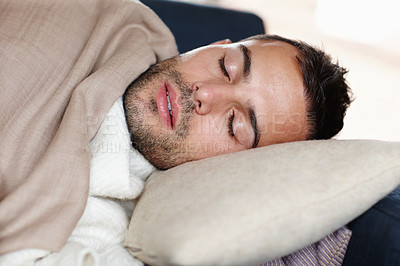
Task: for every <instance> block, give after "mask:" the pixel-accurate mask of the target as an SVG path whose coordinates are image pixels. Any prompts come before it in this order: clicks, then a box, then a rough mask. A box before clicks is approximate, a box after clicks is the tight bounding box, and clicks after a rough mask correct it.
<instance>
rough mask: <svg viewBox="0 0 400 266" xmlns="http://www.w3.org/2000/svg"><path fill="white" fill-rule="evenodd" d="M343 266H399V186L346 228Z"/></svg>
mask: <svg viewBox="0 0 400 266" xmlns="http://www.w3.org/2000/svg"><path fill="white" fill-rule="evenodd" d="M349 228H351V230H352V231H353V235H354V237H352V238H351V240H350V243H349V246H348V250H347V251H348V252H346V256H345V259H344V262H343V266H373V265H380V266H392V265H400V248H399V247H400V186H399V187H397V188H396V189H395V190H394V191H392V192H391V193H390V194H389V195H387V196H386V197H385V198H384V199H382V200H380V201H379V202H378V203H377V204H375V205H374V206H373V207H372V208H371V209H369V210H368V211H367V212H366V213H364V214H363V215H361V216H360V217H358V218H357V219H356V220H354V221H352V222H351V223H350V224H349Z"/></svg>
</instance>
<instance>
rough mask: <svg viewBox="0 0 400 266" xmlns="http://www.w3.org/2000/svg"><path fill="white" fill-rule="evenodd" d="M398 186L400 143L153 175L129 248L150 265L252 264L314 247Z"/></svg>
mask: <svg viewBox="0 0 400 266" xmlns="http://www.w3.org/2000/svg"><path fill="white" fill-rule="evenodd" d="M399 183H400V143H399V142H380V141H372V140H346V141H344V140H323V141H304V142H294V143H286V144H278V145H272V146H269V147H263V148H258V149H253V150H248V151H244V152H240V153H234V154H228V155H223V156H218V157H213V158H208V159H204V160H200V161H197V162H191V163H187V164H184V165H181V166H178V167H175V168H173V169H170V170H168V171H164V172H161V171H158V172H155V173H153V174H152V175H151V176H150V179H149V181H148V183H147V185H146V187H145V190H144V192H143V195H142V197H141V198H140V200H139V202H138V204H137V206H136V207H135V210H134V212H133V217H132V220H131V223H130V227H129V232H128V236H127V240H126V246H127V248H128V250H129V251H130V252H131V254H132V255H134V256H135V257H137V258H139V259H140V260H142V261H144V262H146V263H148V264H151V265H256V264H258V263H262V262H267V261H269V260H272V259H275V258H279V257H281V256H284V255H287V254H289V253H291V252H293V251H296V250H298V249H300V248H302V247H305V246H307V245H309V244H311V243H313V242H316V241H318V240H319V239H321V238H323V237H324V236H325V235H327V234H329V233H331V232H333V231H335V230H336V229H338V228H340V227H342V226H343V225H345V224H346V223H348V222H349V221H351V220H352V219H354V218H355V217H357V216H358V215H360V214H361V213H362V212H364V211H365V210H367V209H368V208H369V207H371V206H372V205H373V204H374V203H376V202H377V201H378V200H379V199H381V198H383V197H384V196H385V195H386V194H388V193H389V192H390V191H392V190H393V189H394V188H396V187H397V186H398V185H399Z"/></svg>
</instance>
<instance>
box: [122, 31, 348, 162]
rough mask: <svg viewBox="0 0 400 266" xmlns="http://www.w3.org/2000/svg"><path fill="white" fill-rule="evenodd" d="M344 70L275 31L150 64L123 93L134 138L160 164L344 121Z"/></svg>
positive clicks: (302, 135)
mask: <svg viewBox="0 0 400 266" xmlns="http://www.w3.org/2000/svg"><path fill="white" fill-rule="evenodd" d="M345 74H346V71H345V70H344V69H343V68H341V67H339V66H338V65H336V64H334V63H332V62H331V59H330V57H329V56H328V55H326V54H325V53H324V52H322V51H320V50H318V49H315V48H313V47H311V46H309V45H307V44H305V43H302V42H296V41H293V40H288V39H285V38H282V37H279V36H263V35H260V36H254V37H250V38H248V39H246V40H243V41H241V42H238V43H233V44H232V43H230V41H229V40H226V41H221V42H217V43H215V44H213V45H210V46H207V47H202V48H199V49H196V50H194V51H191V52H188V53H186V54H183V55H180V56H178V57H174V58H171V59H168V60H166V61H164V62H161V63H159V64H156V65H155V66H153V67H152V68H150V69H149V70H148V71H147V72H145V73H144V74H143V75H142V76H140V77H139V78H138V79H137V80H135V81H134V82H133V83H132V84H131V85H130V87H129V88H128V89H127V91H126V93H125V95H124V106H125V112H126V117H127V122H128V125H129V130H130V132H131V134H132V143H133V145H134V147H135V148H136V149H138V150H139V151H140V152H141V153H142V154H143V155H145V157H146V158H147V159H148V160H149V161H150V162H152V163H153V164H154V165H155V166H157V167H158V168H160V169H167V168H170V167H173V166H176V165H179V164H182V163H184V162H187V161H192V160H198V159H202V158H206V157H210V156H214V155H218V154H224V153H229V152H235V151H241V150H245V149H250V148H256V147H261V146H266V145H271V144H275V143H282V142H289V141H296V140H306V139H328V138H331V137H332V136H334V135H336V134H337V133H338V132H339V131H340V130H341V129H342V127H343V118H344V115H345V112H346V109H347V107H348V106H349V104H350V102H351V100H350V96H349V93H350V89H349V87H348V86H347V84H346V81H345V78H344V75H345Z"/></svg>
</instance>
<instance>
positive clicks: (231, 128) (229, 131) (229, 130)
mask: <svg viewBox="0 0 400 266" xmlns="http://www.w3.org/2000/svg"><path fill="white" fill-rule="evenodd" d="M234 118H235V112H233V111H232V114H231V115H230V116H229V119H228V134H229V136H231V137H234V136H235V133H234V132H233V119H234Z"/></svg>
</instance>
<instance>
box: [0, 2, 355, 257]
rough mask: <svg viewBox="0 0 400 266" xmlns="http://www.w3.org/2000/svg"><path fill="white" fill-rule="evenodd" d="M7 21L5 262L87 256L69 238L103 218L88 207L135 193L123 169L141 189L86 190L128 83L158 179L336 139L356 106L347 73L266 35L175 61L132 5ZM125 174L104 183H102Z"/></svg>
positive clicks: (127, 100)
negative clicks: (212, 162) (230, 156)
mask: <svg viewBox="0 0 400 266" xmlns="http://www.w3.org/2000/svg"><path fill="white" fill-rule="evenodd" d="M0 18H1V20H0V21H1V23H0V32H1V34H0V35H1V38H0V44H1V45H0V47H1V53H0V61H1V62H2V64H1V67H2V70H1V72H0V73H1V76H0V81H1V87H0V88H1V91H0V92H1V96H2V97H0V111H1V112H0V113H1V117H0V128H1V129H2V130H1V131H0V141H1V143H0V144H1V147H2V149H0V174H1V184H0V200H1V202H0V228H1V229H0V254H8V253H12V252H18V251H19V250H26V249H28V250H29V252H25V253H24V254H25V255H26V256H27V257H29V258H30V259H31V260H32V259H33V260H34V261H35V260H36V259H39V258H42V257H46V256H47V258H49V256H50V255H51V253H50V251H59V250H61V249H62V250H63V251H62V252H60V254H65V253H64V252H66V251H65V250H67V251H68V250H74V251H76V253H75V254H77V257H80V258H83V257H82V256H81V253H79V252H80V251H82V250H84V247H83V246H82V245H76V243H77V242H79V241H78V240H82V241H84V240H85V239H89V238H90V237H89V236H86V237H82V234H79V232H87V231H79V230H78V232H77V235H75V234H73V233H72V232H73V231H74V228H75V229H76V228H77V226H76V225H77V224H78V222H79V221H83V220H84V218H85V217H86V215H85V214H84V215H82V214H83V212H84V210H85V207H86V210H89V211H88V213H89V214H90V213H91V211H92V210H93V212H92V213H97V210H99V208H97V209H96V208H92V209H91V207H93V205H91V204H92V203H93V201H91V199H92V198H94V199H93V200H94V202H103V201H104V202H106V203H110V204H114V203H116V202H120V201H123V200H126V199H128V200H133V199H135V198H136V197H137V196H138V195H139V193H140V191H141V189H142V188H143V187H142V186H143V182H144V181H143V180H144V178H145V176H144V175H145V174H148V171H147V170H146V171H144V172H143V171H142V172H141V173H140V175H141V177H140V178H136V179H134V178H132V176H134V177H136V175H134V174H137V173H131V172H130V169H126V170H127V171H126V173H125V174H126V175H125V176H124V178H125V177H126V179H127V180H128V181H131V180H132V179H134V180H135V182H136V181H137V184H138V185H137V187H136V192H135V193H134V194H132V193H131V194H129V195H128V196H126V195H123V196H121V197H120V198H118V197H114V198H113V196H110V195H109V194H96V193H95V192H94V191H93V184H94V183H95V182H94V180H91V178H92V177H93V176H94V174H93V172H94V171H92V170H93V169H92V168H93V166H94V165H95V163H94V155H95V151H94V150H93V149H92V148H91V147H90V144H91V143H93V141H94V140H95V139H96V136H99V135H100V134H97V133H98V132H99V131H100V130H101V125H102V123H103V124H104V122H107V119H106V115H107V113H109V111H110V108H112V106H113V104H114V103H115V104H117V103H118V101H119V100H120V97H121V96H122V95H123V94H124V92H125V90H126V88H127V87H129V88H128V90H126V94H125V95H124V106H125V110H126V113H125V114H126V118H127V124H128V127H129V130H130V132H131V134H132V136H131V139H132V142H133V145H134V147H135V148H137V149H138V150H139V151H140V152H141V153H142V154H143V155H144V156H145V157H146V158H147V159H148V160H149V161H150V162H151V163H152V164H154V165H155V166H156V167H158V168H161V169H167V168H170V167H173V166H175V165H178V164H181V163H184V162H187V161H192V160H197V159H201V158H205V157H210V156H214V155H218V154H223V153H228V152H234V151H240V150H244V149H249V148H253V147H260V146H265V145H269V144H273V143H279V142H286V141H295V140H302V139H311V138H329V137H331V136H333V135H335V134H336V133H337V132H338V131H339V130H340V129H341V127H342V123H343V121H342V118H343V115H344V113H345V110H346V107H347V106H348V103H349V97H348V95H347V92H348V87H347V86H346V84H345V81H344V78H343V75H344V74H345V71H344V70H343V69H341V68H340V67H338V66H336V65H334V64H331V62H330V59H329V57H327V56H326V55H324V54H323V53H322V52H319V51H315V50H314V49H312V48H311V47H309V46H307V45H305V44H302V43H297V42H292V41H289V40H285V39H281V38H279V37H268V36H264V37H263V36H258V37H254V38H251V39H248V40H244V41H243V42H239V43H236V44H230V43H229V41H222V42H218V43H215V44H213V45H211V46H207V47H204V48H200V49H197V50H195V51H192V52H189V53H187V54H183V55H180V56H178V57H173V56H175V55H176V45H175V43H174V41H173V37H172V34H171V33H170V32H169V30H168V29H167V27H166V26H165V25H164V24H163V23H162V22H161V20H160V19H159V18H158V17H157V16H156V15H155V14H154V13H153V12H152V11H151V10H149V9H148V8H145V7H143V6H142V5H141V4H140V3H138V2H129V1H117V0H116V1H108V0H93V1H59V2H57V1H55V2H51V1H36V2H31V1H14V0H1V1H0ZM170 57H173V58H172V59H168V60H167V61H163V62H162V63H159V64H156V65H154V67H152V68H151V69H150V70H148V71H147V72H145V74H143V75H142V76H141V77H140V78H138V79H137V77H138V76H139V75H140V74H141V73H143V72H144V71H145V70H146V69H147V68H148V67H149V66H150V65H151V64H154V63H156V62H157V61H162V60H164V59H167V58H170ZM132 81H134V82H133V83H132ZM130 83H132V84H131V85H130V86H129V84H130ZM167 92H168V94H167ZM121 105H122V104H121ZM103 121H104V122H103ZM128 141H129V140H128ZM125 155H127V156H128V159H127V161H129V159H130V158H129V156H130V153H129V151H128V152H127V154H125ZM136 157H137V158H138V157H140V156H136ZM136 157H135V158H136ZM124 158H125V159H126V157H124ZM139 160H140V159H138V160H137V161H139ZM106 163H109V162H108V161H105V164H106ZM134 163H136V162H134ZM99 164H100V166H101V165H102V164H101V163H99ZM109 168H110V169H112V170H118V169H116V168H113V167H109ZM128 168H129V167H128ZM147 169H152V168H149V167H148V168H147ZM99 172H105V170H104V169H101V170H100V171H99ZM138 172H140V171H138ZM143 173H145V174H143ZM138 175H139V174H138ZM117 178H118V176H116V175H115V173H114V175H113V173H110V175H108V176H107V178H106V181H108V182H111V183H113V182H114V183H116V182H115V180H116V179H117ZM89 180H90V186H89ZM102 185H103V188H104V187H106V186H105V185H104V183H103V184H102ZM122 187H124V186H122ZM128 190H129V191H128V192H127V193H130V192H131V191H130V189H128ZM102 192H103V191H102ZM89 195H90V196H89ZM88 196H89V197H88ZM119 207H121V206H119ZM117 208H118V206H117ZM102 211H104V210H103V209H102ZM121 213H122V214H121V217H122V218H123V219H124V220H125V223H127V222H128V217H129V215H128V214H127V213H125V211H122V212H121ZM103 218H104V221H103V222H104V223H107V222H109V221H108V220H106V218H109V219H112V218H113V216H111V215H109V216H107V215H105V217H103ZM122 218H121V220H122ZM117 220H118V219H117ZM88 227H89V230H88V231H89V232H91V230H93V227H91V224H89V226H88ZM86 229H87V228H86ZM124 230H126V228H124ZM124 230H121V232H120V235H122V236H123V235H124V234H123V233H124ZM71 234H72V236H73V237H75V238H74V239H73V240H74V241H72V242H73V243H70V242H68V244H67V245H66V242H67V241H68V239H69V237H70V236H71ZM120 242H121V241H120V240H118V241H114V242H113V243H114V244H115V243H117V244H119V243H120ZM71 245H73V246H72V247H71ZM100 245H101V243H100ZM113 248H114V246H112V247H110V249H107V252H110V250H113ZM37 251H40V252H39V254H38V253H37ZM32 252H33V253H34V254H33V253H32ZM68 253H69V252H67V253H66V254H68ZM14 255H15V257H13V258H16V257H17V258H26V259H27V260H29V258H27V257H23V256H21V253H17V254H14ZM51 256H52V255H51ZM51 256H50V257H51ZM53 257H54V256H53ZM49 259H51V258H49ZM43 261H45V260H42V262H43Z"/></svg>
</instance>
